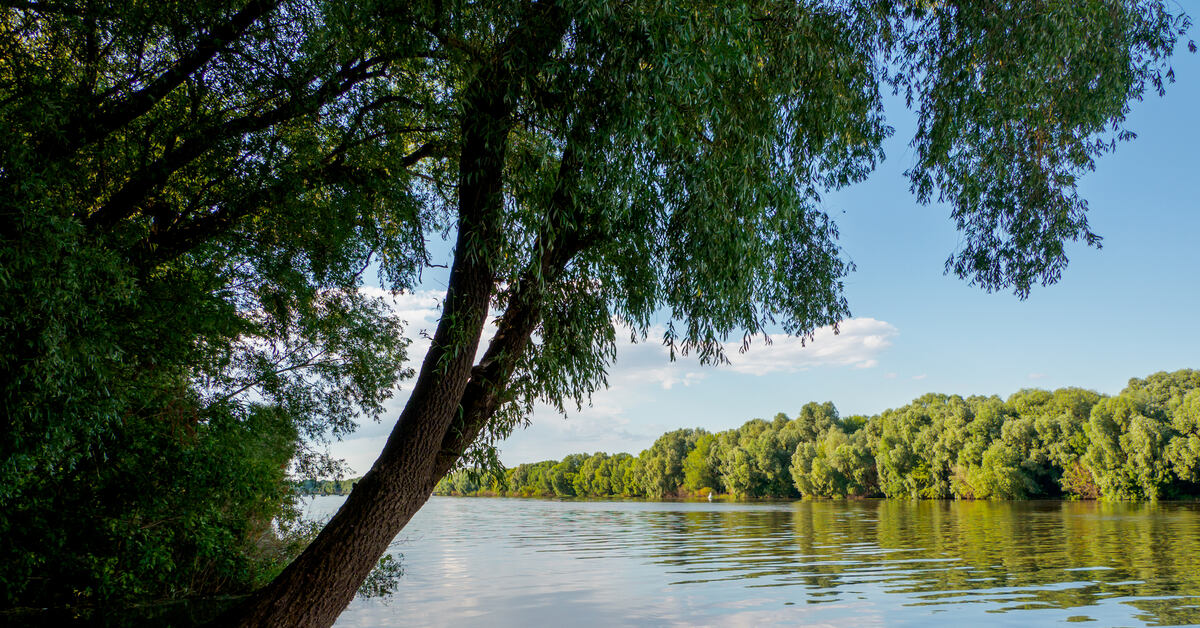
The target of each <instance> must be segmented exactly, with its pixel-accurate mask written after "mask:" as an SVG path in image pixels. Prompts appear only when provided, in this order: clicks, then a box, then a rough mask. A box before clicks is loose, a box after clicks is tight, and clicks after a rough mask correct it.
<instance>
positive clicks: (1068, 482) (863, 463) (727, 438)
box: [435, 369, 1200, 500]
mask: <svg viewBox="0 0 1200 628" xmlns="http://www.w3.org/2000/svg"><path fill="white" fill-rule="evenodd" d="M435 493H436V494H439V495H481V494H483V495H504V496H520V497H534V496H543V497H550V496H554V497H612V496H620V497H689V496H699V497H703V496H707V495H708V494H709V493H717V494H725V495H728V496H731V497H735V498H797V497H814V498H815V497H891V498H923V499H1033V498H1068V499H1105V500H1157V499H1177V498H1187V497H1195V496H1197V495H1200V371H1196V370H1190V369H1188V370H1180V371H1175V372H1173V373H1166V372H1162V373H1155V374H1154V375H1151V376H1149V377H1147V378H1145V379H1131V380H1130V381H1129V385H1128V386H1127V387H1126V388H1125V389H1124V390H1122V391H1121V393H1120V394H1118V395H1116V396H1106V395H1101V394H1099V393H1096V392H1093V391H1090V390H1084V389H1081V388H1060V389H1058V390H1055V391H1053V392H1050V391H1047V390H1032V389H1026V390H1021V391H1019V392H1017V393H1014V394H1013V395H1011V396H1010V397H1009V398H1008V399H1001V398H1000V397H997V396H991V397H984V396H971V397H965V398H964V397H961V396H959V395H943V394H935V393H930V394H927V395H923V396H921V397H918V398H917V399H914V400H913V401H912V402H911V403H909V404H908V405H906V406H903V407H900V408H896V409H891V410H886V411H884V412H882V413H881V414H877V415H875V416H871V417H866V416H858V415H856V416H849V417H842V416H840V415H839V414H838V411H837V408H835V407H834V405H833V404H832V403H830V402H825V403H808V404H806V405H805V406H804V407H803V408H801V410H800V412H799V413H798V414H797V415H796V416H795V417H794V418H789V417H788V416H787V415H786V414H783V413H780V414H777V415H775V418H774V419H772V420H770V421H767V420H765V419H752V420H750V421H747V422H746V423H745V424H743V425H742V426H741V427H739V428H736V429H729V430H725V431H722V432H717V433H715V434H714V433H710V432H707V431H705V430H702V429H680V430H675V431H673V432H668V433H666V434H663V435H662V436H660V437H659V438H658V440H656V441H655V442H654V444H653V445H652V446H651V447H650V448H649V449H646V450H645V451H643V452H641V453H640V454H638V455H637V456H634V455H631V454H627V453H620V454H615V455H610V454H607V453H595V454H590V455H589V454H586V453H580V454H571V455H569V456H567V457H565V458H563V459H562V460H561V461H559V460H547V461H544V462H538V463H532V464H522V465H518V466H516V467H513V468H510V469H507V470H506V471H504V472H503V474H502V475H501V474H497V473H492V474H487V473H485V472H482V471H480V470H478V469H463V470H459V471H456V472H455V473H452V474H450V475H448V476H446V477H445V478H443V479H442V481H441V482H440V483H439V484H438V486H437V489H436V491H435Z"/></svg>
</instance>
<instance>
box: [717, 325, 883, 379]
mask: <svg viewBox="0 0 1200 628" xmlns="http://www.w3.org/2000/svg"><path fill="white" fill-rule="evenodd" d="M899 333H900V332H899V330H897V329H896V327H895V326H893V325H892V324H891V323H888V322H885V321H881V320H876V319H874V318H852V319H850V320H846V321H842V323H841V324H840V325H839V326H838V333H836V334H835V333H834V331H833V327H830V326H826V327H821V328H820V329H818V330H817V331H816V332H815V333H814V334H813V338H812V340H809V341H807V342H803V341H802V340H801V339H800V338H794V337H791V336H781V337H774V338H772V342H771V344H766V343H761V342H760V343H758V344H755V345H752V346H751V347H750V349H749V350H748V351H746V352H745V353H739V352H738V350H739V349H740V348H741V345H740V343H729V344H727V345H726V347H725V350H726V352H727V353H728V355H729V361H730V367H731V368H732V369H733V370H734V371H737V372H738V373H747V374H750V375H766V374H768V373H777V372H784V373H793V372H796V371H802V370H808V369H811V368H816V367H822V366H854V367H856V368H871V367H873V366H876V365H878V364H879V360H878V358H877V356H879V354H881V353H882V352H883V351H884V350H885V349H887V348H888V347H890V346H892V339H893V338H895V337H896V336H897V335H899Z"/></svg>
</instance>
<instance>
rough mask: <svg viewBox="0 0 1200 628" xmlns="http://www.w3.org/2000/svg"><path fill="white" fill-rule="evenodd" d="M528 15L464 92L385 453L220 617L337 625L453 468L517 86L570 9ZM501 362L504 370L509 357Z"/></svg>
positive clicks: (484, 309)
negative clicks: (435, 292) (443, 274)
mask: <svg viewBox="0 0 1200 628" xmlns="http://www.w3.org/2000/svg"><path fill="white" fill-rule="evenodd" d="M527 17H528V18H529V19H528V20H526V21H525V22H524V23H523V24H522V25H521V26H518V27H517V28H516V29H515V30H514V31H513V32H512V33H511V35H510V37H509V38H508V40H507V42H506V44H505V45H504V46H503V49H504V54H501V55H498V59H497V62H496V64H495V67H491V68H488V67H485V68H483V69H481V70H480V72H479V73H478V74H477V76H476V79H475V80H474V81H473V82H472V85H471V86H469V87H468V88H467V90H466V92H465V94H464V109H463V122H462V138H463V139H462V142H463V143H462V150H461V156H460V162H459V188H458V189H459V208H458V209H459V213H458V236H457V241H456V245H455V256H454V263H453V265H452V267H451V272H450V283H449V287H448V288H447V292H446V301H445V304H444V306H443V312H442V318H441V321H440V322H439V324H438V328H437V331H436V332H435V334H434V337H433V342H432V344H431V346H430V349H429V352H428V353H427V354H426V356H425V360H424V362H423V364H422V366H421V371H420V375H419V376H418V378H417V381H416V384H415V385H414V387H413V392H412V395H411V396H410V398H409V400H408V403H407V404H406V405H405V407H404V411H403V412H402V413H401V415H400V418H399V419H398V420H397V422H396V425H395V427H394V428H393V430H392V433H391V435H390V436H389V437H388V441H387V444H386V445H385V447H384V449H383V452H382V453H381V454H380V456H379V459H378V460H376V462H375V464H374V465H373V466H372V468H371V470H370V471H368V472H367V474H366V475H365V476H363V479H362V480H361V481H359V482H358V484H357V486H356V487H355V488H354V490H353V491H352V492H351V493H350V495H349V497H347V499H346V502H345V504H343V505H342V507H341V509H339V510H338V512H337V514H335V515H334V517H333V519H331V520H330V522H329V523H328V524H327V525H326V526H325V528H324V529H323V530H322V531H321V533H320V534H319V535H318V536H317V538H316V539H315V540H314V541H313V543H312V544H311V545H310V546H309V547H308V548H306V549H305V550H304V552H303V553H302V554H301V555H300V556H299V557H298V558H297V559H296V560H295V561H293V562H292V563H291V564H290V565H288V567H287V568H286V569H285V570H284V571H283V572H282V573H281V574H280V575H279V576H278V577H276V578H275V580H273V581H272V582H271V583H270V584H268V585H267V586H266V587H264V588H263V589H261V590H260V591H258V592H256V593H255V594H254V595H253V596H251V598H250V599H248V600H247V601H246V602H245V603H243V604H242V605H240V606H239V607H237V608H235V609H233V610H232V611H231V612H230V613H228V614H226V615H225V616H223V617H221V618H220V619H218V620H217V622H216V623H217V624H219V625H234V626H272V627H274V626H297V627H325V626H330V625H332V624H333V623H334V622H335V621H336V620H337V617H338V615H339V614H341V612H342V611H343V610H344V609H345V608H346V606H347V605H348V604H349V603H350V601H351V600H352V599H353V598H354V595H355V593H356V592H357V590H358V587H359V585H360V584H361V583H362V582H363V580H365V579H366V577H367V575H368V574H369V573H370V572H371V570H372V569H373V568H374V567H375V565H376V564H377V562H378V560H379V557H380V556H382V555H383V553H384V552H385V551H387V548H388V545H389V544H390V543H391V542H392V539H394V538H395V537H396V535H397V534H398V533H399V532H400V530H401V529H402V528H403V527H404V526H405V524H407V523H408V521H409V520H410V519H411V518H412V516H413V515H414V514H416V512H417V511H418V510H419V509H420V508H421V506H423V505H424V504H425V502H426V501H427V500H428V499H429V496H430V495H431V494H432V492H433V488H434V486H435V485H436V483H437V481H438V480H439V479H440V478H441V476H442V475H444V474H445V472H446V469H448V468H449V467H446V466H444V465H445V460H446V458H445V456H444V455H439V454H443V452H444V451H445V448H444V443H445V442H446V441H447V440H448V439H449V437H448V434H449V433H450V432H451V431H454V430H452V429H451V428H452V425H453V423H454V421H455V418H456V417H457V416H459V414H460V412H462V408H463V404H464V401H465V400H464V393H465V392H466V391H467V389H468V384H469V383H470V382H471V380H472V373H473V372H475V373H479V372H480V371H479V370H478V368H473V363H474V357H475V353H476V350H477V348H478V344H479V339H480V336H481V334H482V331H483V327H484V324H485V322H486V319H487V315H488V307H489V304H490V299H491V295H492V291H493V290H494V289H495V277H494V273H493V270H492V267H491V260H492V259H494V252H495V251H494V249H495V248H496V242H497V239H498V235H499V232H498V229H499V228H500V222H501V221H500V219H501V214H502V212H503V196H502V194H503V180H502V176H503V167H504V161H505V154H506V150H507V140H508V134H509V131H510V129H511V126H512V124H513V122H512V103H513V101H514V99H513V98H512V97H511V96H512V92H513V90H514V89H515V87H516V83H517V81H518V80H519V79H520V77H521V76H522V74H523V73H529V72H536V71H537V69H538V68H540V66H541V64H542V63H543V62H544V61H545V59H546V58H547V57H548V55H549V53H550V52H551V51H552V50H553V48H554V46H556V45H557V43H558V41H559V40H560V39H561V37H562V33H563V32H564V30H565V28H566V16H565V15H564V12H563V10H562V8H561V7H558V6H554V4H553V3H549V2H536V3H533V4H531V5H529V11H528V15H527ZM516 315H517V313H516V312H514V316H516ZM528 316H533V317H536V316H537V311H536V308H535V309H534V310H532V311H528V312H525V316H523V318H527V317H528ZM533 328H534V325H533V324H530V323H529V322H528V321H524V322H523V323H522V324H521V325H518V326H516V327H513V332H514V333H515V334H523V335H524V339H523V340H522V341H520V342H518V343H517V344H519V345H520V348H521V349H523V348H524V346H525V344H526V343H527V342H528V339H529V335H530V334H531V333H532V331H533ZM502 333H503V332H502ZM493 345H496V343H495V342H493ZM497 350H498V349H497ZM489 353H491V352H490V351H489ZM484 363H485V364H486V363H487V361H486V360H485V362H484ZM505 363H508V364H509V368H508V369H503V370H502V374H503V376H504V377H507V375H508V374H509V373H511V361H510V359H509V358H506V359H505ZM476 381H477V382H478V380H476ZM494 383H495V384H502V382H494ZM488 388H489V390H492V388H491V387H488ZM492 409H493V410H494V404H493V405H492ZM456 433H458V432H456ZM455 460H457V457H455ZM439 463H440V464H439Z"/></svg>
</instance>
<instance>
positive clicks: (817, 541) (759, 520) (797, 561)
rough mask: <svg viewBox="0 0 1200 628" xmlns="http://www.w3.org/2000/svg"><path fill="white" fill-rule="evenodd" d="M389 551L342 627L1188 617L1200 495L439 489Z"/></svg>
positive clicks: (324, 507)
mask: <svg viewBox="0 0 1200 628" xmlns="http://www.w3.org/2000/svg"><path fill="white" fill-rule="evenodd" d="M342 499H343V498H341V497H319V498H316V500H315V501H314V502H313V503H312V504H311V505H310V512H311V513H314V514H318V515H319V514H322V513H332V512H333V511H334V510H336V509H337V508H338V506H340V505H341V503H342ZM392 550H393V552H394V553H397V554H403V563H404V567H405V571H406V573H405V576H404V579H403V581H402V584H401V585H400V589H399V591H398V592H397V593H396V594H395V595H394V596H392V597H390V598H387V599H385V600H362V599H359V600H355V601H354V603H353V604H351V606H350V608H349V609H347V611H346V612H345V614H343V615H342V617H341V619H340V620H339V622H338V624H337V625H338V626H342V627H351V626H388V625H401V624H402V625H420V626H488V627H505V626H513V627H517V626H520V627H525V626H570V627H571V628H583V627H585V626H614V625H652V626H663V625H666V626H706V625H707V626H763V625H828V626H871V625H888V626H892V625H929V624H955V625H1021V626H1029V625H1043V624H1049V623H1058V622H1094V623H1093V625H1100V626H1126V625H1133V626H1137V625H1186V624H1200V504H1195V503H1188V504H1170V503H1168V504H1157V505H1149V504H1096V503H1080V502H1076V503H1070V502H1017V503H991V502H908V501H874V500H867V501H817V502H796V503H771V504H742V503H711V504H710V503H653V502H567V501H550V500H521V499H488V498H449V497H434V498H433V499H431V500H430V501H429V503H428V504H427V505H426V506H425V508H424V509H422V510H421V512H420V513H418V515H417V516H416V517H415V518H414V519H413V521H412V522H411V523H410V524H409V526H408V527H407V528H406V529H405V530H404V531H403V532H402V533H401V535H400V537H399V538H398V539H397V540H396V543H395V544H394V545H393V546H392Z"/></svg>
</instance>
